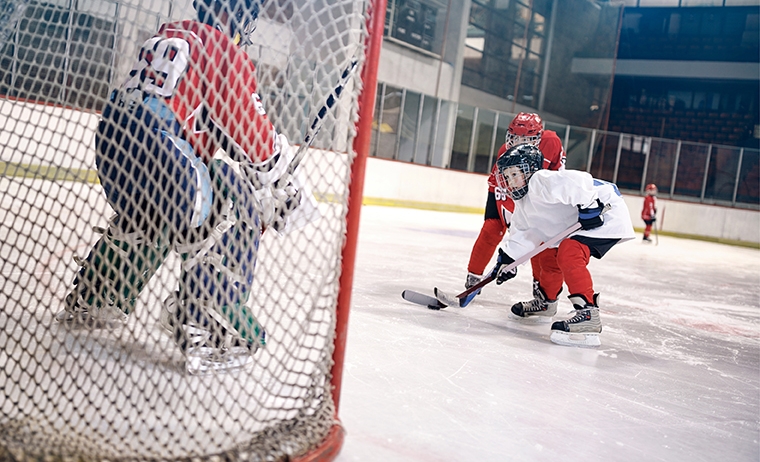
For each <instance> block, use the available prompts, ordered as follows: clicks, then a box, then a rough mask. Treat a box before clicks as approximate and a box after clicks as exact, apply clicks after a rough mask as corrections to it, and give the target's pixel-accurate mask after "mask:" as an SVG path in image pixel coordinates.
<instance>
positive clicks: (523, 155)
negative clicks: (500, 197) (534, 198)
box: [496, 144, 544, 200]
mask: <svg viewBox="0 0 760 462" xmlns="http://www.w3.org/2000/svg"><path fill="white" fill-rule="evenodd" d="M496 165H497V166H498V168H499V174H498V175H496V184H497V185H498V186H499V187H500V188H502V189H503V190H505V191H506V192H507V194H508V195H509V197H511V198H512V199H513V200H520V199H522V198H523V197H525V195H526V194H528V182H529V181H530V178H531V177H532V176H533V174H534V173H536V172H537V171H538V170H540V169H541V168H542V167H543V165H544V156H543V154H541V151H540V150H539V149H538V148H537V147H536V146H533V145H532V144H521V145H518V146H515V147H513V148H510V149H509V151H507V152H505V153H504V155H503V156H501V157H499V160H497V161H496Z"/></svg>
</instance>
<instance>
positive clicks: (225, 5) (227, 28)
mask: <svg viewBox="0 0 760 462" xmlns="http://www.w3.org/2000/svg"><path fill="white" fill-rule="evenodd" d="M260 3H261V0H193V8H195V11H196V12H197V13H198V21H200V22H202V23H204V24H208V25H210V26H213V27H215V28H217V29H219V30H220V31H222V32H224V33H225V34H226V35H228V36H229V37H231V38H232V40H233V41H234V42H235V44H238V45H241V46H244V45H250V44H251V39H250V36H251V34H252V33H253V31H254V30H256V22H257V21H258V19H259V10H260V8H261V6H260Z"/></svg>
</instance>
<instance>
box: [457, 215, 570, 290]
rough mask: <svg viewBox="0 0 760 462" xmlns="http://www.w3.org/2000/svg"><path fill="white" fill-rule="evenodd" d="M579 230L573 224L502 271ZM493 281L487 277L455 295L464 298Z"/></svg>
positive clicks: (491, 277) (519, 263)
mask: <svg viewBox="0 0 760 462" xmlns="http://www.w3.org/2000/svg"><path fill="white" fill-rule="evenodd" d="M579 229H581V224H580V223H579V222H578V223H573V225H572V226H570V227H569V228H567V229H566V230H564V231H562V232H561V233H559V234H557V235H556V236H554V237H553V238H551V239H549V240H548V241H546V242H544V243H543V244H541V245H539V246H538V247H536V248H535V249H533V250H531V251H530V252H528V253H526V254H525V255H523V256H522V257H520V258H518V259H517V260H515V261H513V262H512V263H510V264H509V265H507V267H506V268H505V269H504V271H511V270H513V269H514V268H517V267H518V266H520V265H522V264H523V263H525V262H527V261H528V260H530V259H531V258H533V257H535V256H536V255H538V254H539V253H541V252H543V251H544V250H546V249H548V248H549V247H551V246H553V245H555V244H556V243H558V242H560V241H562V240H563V239H565V238H566V237H568V236H569V235H571V234H573V233H574V232H576V231H578V230H579ZM494 279H496V277H495V276H488V277H487V278H485V279H483V280H482V281H480V282H479V283H477V284H475V285H474V286H472V287H470V288H469V289H467V290H465V291H464V292H462V293H461V294H459V295H457V298H464V297H466V296H468V295H470V294H471V293H473V292H475V291H476V290H478V289H481V288H482V287H484V286H486V285H488V284H490V283H491V282H493V280H494Z"/></svg>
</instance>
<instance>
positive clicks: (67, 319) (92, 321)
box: [53, 310, 127, 330]
mask: <svg viewBox="0 0 760 462" xmlns="http://www.w3.org/2000/svg"><path fill="white" fill-rule="evenodd" d="M53 319H54V320H55V321H56V322H57V323H59V324H60V325H62V326H64V327H66V328H67V329H72V330H80V329H109V330H115V329H117V328H119V327H123V326H124V325H126V323H127V322H126V319H124V320H118V319H111V320H103V319H96V318H91V317H89V316H79V315H77V314H75V313H69V312H68V311H65V310H64V311H61V312H59V313H58V314H56V315H55V316H53Z"/></svg>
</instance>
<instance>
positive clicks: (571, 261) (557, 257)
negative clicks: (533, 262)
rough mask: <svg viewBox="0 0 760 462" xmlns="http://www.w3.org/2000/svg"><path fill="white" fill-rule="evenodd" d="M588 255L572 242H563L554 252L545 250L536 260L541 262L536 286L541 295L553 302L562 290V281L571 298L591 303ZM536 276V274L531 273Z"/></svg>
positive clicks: (591, 286) (576, 242) (582, 245)
mask: <svg viewBox="0 0 760 462" xmlns="http://www.w3.org/2000/svg"><path fill="white" fill-rule="evenodd" d="M590 257H591V252H590V251H589V248H588V246H586V245H585V244H581V243H580V242H578V241H576V240H574V239H565V240H564V241H562V243H561V244H560V245H559V247H558V248H556V249H546V250H545V251H543V252H541V253H540V254H538V255H537V256H536V258H538V259H540V264H541V274H540V276H539V279H538V282H539V284H540V285H541V288H542V289H543V290H544V293H545V294H546V296H547V297H549V299H551V300H555V299H556V298H557V297H558V296H559V293H560V291H561V290H562V280H563V279H564V281H565V284H567V290H568V291H569V292H570V295H582V296H583V297H584V298H585V299H586V300H588V301H592V300H594V282H593V281H592V280H591V273H589V271H588V268H587V266H588V262H589V258H590ZM534 274H535V273H534Z"/></svg>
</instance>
